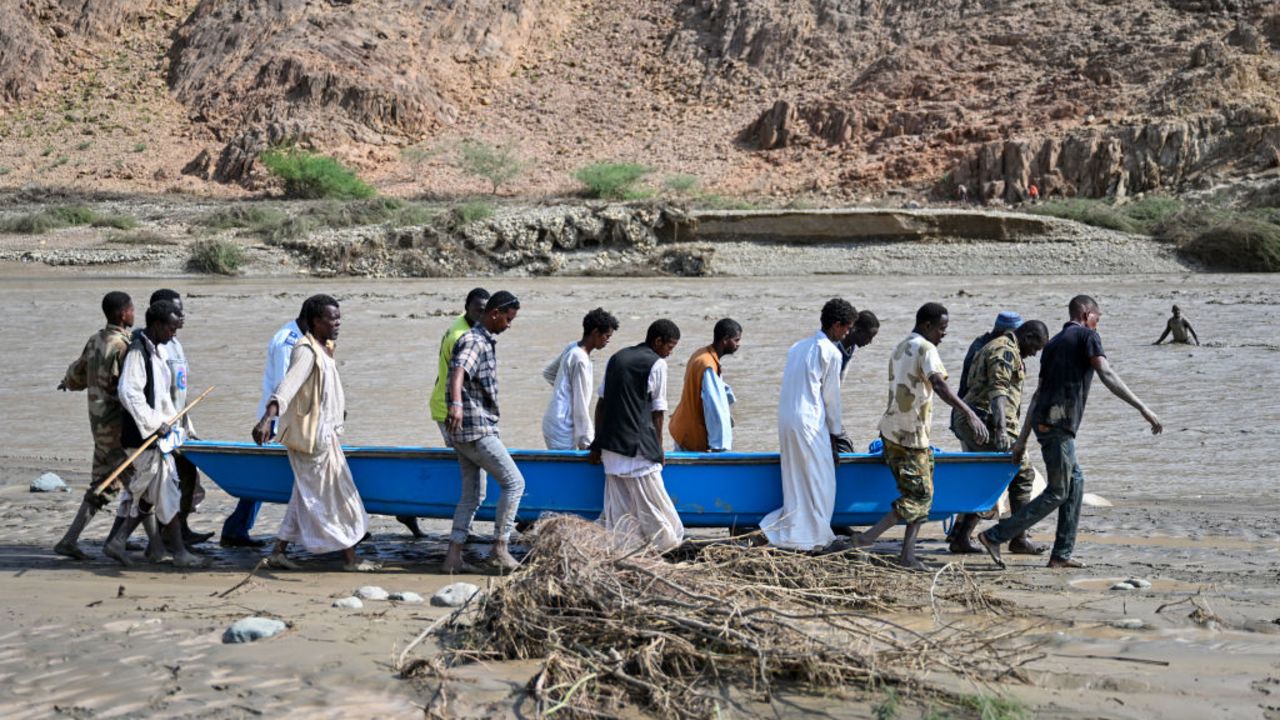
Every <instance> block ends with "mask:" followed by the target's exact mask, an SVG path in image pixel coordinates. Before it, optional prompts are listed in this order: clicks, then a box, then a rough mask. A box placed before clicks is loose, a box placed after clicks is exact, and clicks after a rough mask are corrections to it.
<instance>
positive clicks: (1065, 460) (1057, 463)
mask: <svg viewBox="0 0 1280 720" xmlns="http://www.w3.org/2000/svg"><path fill="white" fill-rule="evenodd" d="M1036 440H1038V441H1039V442H1040V454H1041V456H1042V457H1043V458H1044V466H1045V470H1046V471H1048V475H1049V477H1048V486H1047V487H1045V489H1044V492H1042V493H1040V495H1038V496H1037V497H1036V498H1035V499H1033V500H1032V501H1031V502H1029V503H1027V504H1026V505H1023V506H1022V508H1021V509H1019V510H1018V511H1017V512H1015V513H1014V514H1012V515H1010V516H1009V517H1007V518H1005V519H1004V520H1001V521H1000V523H999V524H998V525H996V526H995V527H993V528H991V529H990V530H987V532H986V535H987V539H988V540H990V541H991V542H993V543H996V544H1000V543H1006V542H1009V541H1010V540H1012V539H1013V538H1014V537H1016V536H1017V535H1019V534H1021V533H1023V532H1026V531H1027V530H1030V529H1031V526H1032V525H1035V524H1036V523H1038V522H1040V521H1041V520H1043V519H1044V518H1046V517H1048V515H1049V513H1051V512H1053V511H1054V510H1057V511H1058V532H1057V535H1056V537H1054V540H1053V551H1052V552H1051V553H1050V558H1052V559H1054V560H1068V559H1070V558H1071V553H1072V551H1074V550H1075V547H1076V528H1077V527H1078V526H1079V524H1080V503H1081V501H1082V500H1083V499H1084V471H1082V470H1081V469H1080V465H1079V463H1077V462H1076V439H1075V437H1073V436H1072V435H1071V433H1069V432H1067V431H1065V430H1061V429H1058V428H1051V429H1050V430H1049V431H1048V432H1043V433H1042V432H1040V431H1039V430H1037V431H1036Z"/></svg>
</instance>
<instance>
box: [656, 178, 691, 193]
mask: <svg viewBox="0 0 1280 720" xmlns="http://www.w3.org/2000/svg"><path fill="white" fill-rule="evenodd" d="M662 186H663V187H665V188H666V189H668V190H670V191H671V192H678V193H687V192H692V191H694V190H696V189H698V176H697V175H668V176H667V177H666V178H664V179H663V180H662Z"/></svg>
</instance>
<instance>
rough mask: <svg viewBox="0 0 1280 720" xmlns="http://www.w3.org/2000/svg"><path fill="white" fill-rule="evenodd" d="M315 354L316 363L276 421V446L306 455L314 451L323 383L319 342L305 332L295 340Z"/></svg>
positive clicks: (318, 426) (318, 428)
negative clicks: (277, 429)
mask: <svg viewBox="0 0 1280 720" xmlns="http://www.w3.org/2000/svg"><path fill="white" fill-rule="evenodd" d="M298 342H299V343H302V344H304V345H306V346H307V348H309V349H310V350H311V352H313V353H315V357H316V362H315V365H314V366H313V367H312V368H311V376H310V377H308V378H307V381H306V382H304V383H303V384H302V387H301V388H298V394H297V395H295V396H294V397H293V401H292V402H290V403H289V409H288V410H286V411H285V413H284V415H283V416H282V417H281V418H280V425H279V431H280V436H279V440H280V444H281V445H284V446H285V447H287V448H289V449H290V450H296V451H297V452H300V453H306V454H307V455H310V454H312V453H314V452H315V449H316V435H317V434H318V433H319V430H320V396H321V392H322V391H323V385H324V380H323V377H322V373H321V371H320V353H321V352H324V351H323V350H322V349H321V347H320V343H319V342H318V341H317V340H316V339H315V338H314V337H312V336H311V333H307V335H306V336H305V337H303V338H302V339H301V340H299V341H298Z"/></svg>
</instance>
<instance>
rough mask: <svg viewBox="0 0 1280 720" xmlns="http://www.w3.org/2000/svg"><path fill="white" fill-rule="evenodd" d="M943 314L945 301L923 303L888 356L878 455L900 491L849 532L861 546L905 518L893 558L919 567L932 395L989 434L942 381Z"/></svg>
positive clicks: (929, 491)
mask: <svg viewBox="0 0 1280 720" xmlns="http://www.w3.org/2000/svg"><path fill="white" fill-rule="evenodd" d="M949 320H950V318H949V317H948V314H947V309H946V308H945V307H943V306H942V305H940V304H938V303H933V302H931V303H925V304H924V305H922V306H921V307H920V309H919V310H917V311H916V325H915V328H914V329H913V330H912V332H911V334H910V335H909V336H907V338H906V339H905V340H903V341H902V342H900V343H898V346H897V347H895V348H894V349H893V354H892V355H891V356H890V358H889V400H888V405H887V406H886V407H885V411H884V416H883V417H881V418H880V427H879V430H880V438H881V440H882V441H883V443H884V460H885V463H886V464H887V465H888V466H889V470H890V471H891V472H892V473H893V479H894V480H895V481H896V482H897V484H898V492H899V493H901V496H900V497H899V498H898V499H897V500H895V501H894V502H893V509H892V510H890V511H889V512H887V513H885V515H884V517H882V518H880V520H879V521H878V522H877V523H876V524H875V525H874V526H873V527H872V528H871V529H870V530H867V531H866V532H864V533H862V534H860V535H858V536H857V537H856V538H855V543H856V544H857V545H858V546H860V547H866V546H869V545H871V544H872V543H874V542H875V540H876V538H878V537H880V535H882V534H883V533H884V531H886V530H888V529H889V528H890V527H893V526H894V525H897V524H898V523H899V522H905V523H907V529H906V532H905V533H904V534H903V537H902V552H901V554H900V555H899V556H898V562H899V564H901V565H902V566H903V567H906V568H910V569H913V570H923V569H924V564H923V563H921V562H920V561H919V560H917V559H916V556H915V545H916V535H917V533H919V531H920V525H922V524H923V523H924V521H925V520H926V519H928V517H929V509H930V508H931V507H932V505H933V450H932V448H930V446H929V425H930V423H931V422H932V420H933V396H934V395H935V394H936V395H937V396H938V397H940V398H942V400H943V401H944V402H946V403H947V404H948V405H950V406H952V407H954V408H957V409H959V410H960V411H961V412H962V413H964V416H965V419H966V420H967V422H968V423H969V426H970V427H971V428H972V430H973V438H974V440H975V441H977V442H978V443H986V442H987V441H988V440H989V434H988V432H987V428H986V426H985V425H984V424H983V423H982V420H981V419H979V418H978V416H977V414H976V413H974V411H973V409H972V408H970V407H969V406H968V405H966V404H965V402H964V401H963V400H961V399H960V398H959V397H958V396H957V395H956V394H955V393H954V392H953V391H952V390H951V386H949V385H947V370H946V368H945V367H943V366H942V358H941V357H939V355H938V343H940V342H942V339H943V338H944V337H946V335H947V325H948V323H949Z"/></svg>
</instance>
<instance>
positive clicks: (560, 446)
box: [542, 308, 618, 450]
mask: <svg viewBox="0 0 1280 720" xmlns="http://www.w3.org/2000/svg"><path fill="white" fill-rule="evenodd" d="M617 329H618V319H617V318H615V317H614V316H613V315H611V314H609V313H608V312H606V311H605V309H604V308H596V309H595V310H592V311H591V312H589V313H587V314H586V315H585V316H584V317H583V318H582V339H581V340H579V341H577V342H573V343H569V345H568V346H566V347H565V349H564V350H563V351H561V353H560V354H559V355H557V356H556V357H555V359H554V360H552V361H551V362H550V363H548V364H547V366H546V367H545V368H543V369H542V378H543V379H544V380H546V381H547V383H549V384H550V385H551V402H550V403H548V404H547V410H546V412H545V413H543V415H542V439H543V440H544V441H546V443H547V449H548V450H586V449H587V448H589V447H591V441H592V440H594V439H595V436H596V431H595V425H594V423H593V422H592V419H591V392H592V390H593V389H594V387H593V383H594V381H593V379H592V369H591V353H592V352H593V351H595V350H603V349H604V348H605V346H607V345H608V344H609V339H610V338H612V337H613V333H614V331H616V330H617Z"/></svg>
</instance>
